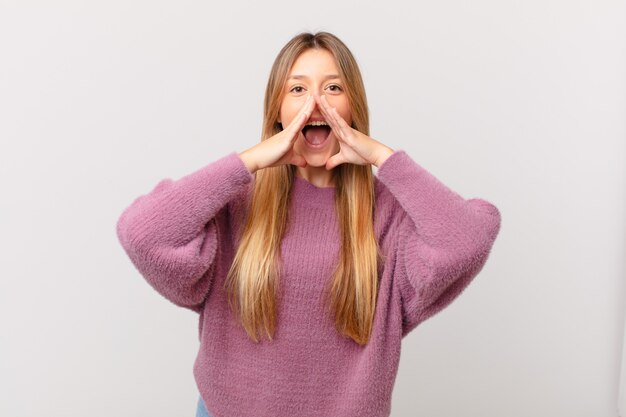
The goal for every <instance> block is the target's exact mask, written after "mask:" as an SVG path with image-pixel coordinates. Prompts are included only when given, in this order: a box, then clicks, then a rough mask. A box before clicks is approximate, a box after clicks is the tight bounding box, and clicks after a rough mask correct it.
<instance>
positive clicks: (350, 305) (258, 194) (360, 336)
mask: <svg viewBox="0 0 626 417" xmlns="http://www.w3.org/2000/svg"><path fill="white" fill-rule="evenodd" d="M309 48H323V49H326V50H328V51H329V52H331V53H332V54H333V56H334V58H335V60H336V62H337V66H338V68H339V75H340V78H341V80H342V81H343V83H344V86H345V88H344V91H345V93H346V94H347V97H348V102H349V105H350V109H351V115H352V127H353V128H354V129H356V130H358V131H360V132H363V133H364V134H366V135H369V115H368V108H367V100H366V96H365V88H364V86H363V80H362V78H361V73H360V71H359V68H358V66H357V63H356V60H355V59H354V57H353V55H352V53H351V52H350V50H349V49H348V48H347V46H346V45H345V44H344V43H343V42H342V41H341V40H339V39H338V38H337V37H336V36H335V35H333V34H331V33H328V32H317V33H316V34H312V33H306V32H305V33H300V34H298V35H296V36H295V37H293V38H292V39H291V40H290V41H289V42H288V43H287V44H286V45H285V46H284V47H283V48H282V49H281V51H280V52H279V53H278V56H277V57H276V59H275V61H274V64H273V66H272V69H271V72H270V75H269V80H268V83H267V87H266V90H265V102H264V118H263V131H262V137H261V140H266V139H268V138H270V137H272V136H274V135H275V134H277V133H278V132H280V131H281V130H282V127H281V125H280V123H278V121H277V118H278V114H279V110H280V106H281V102H282V98H283V90H284V86H285V83H286V81H287V77H288V75H289V71H290V69H291V67H292V65H293V63H294V62H295V60H296V59H297V58H298V56H299V55H300V54H301V53H302V52H304V51H306V50H307V49H309ZM295 170H296V167H295V165H281V166H277V167H269V168H264V169H261V170H258V171H256V172H255V173H254V174H253V175H254V190H253V191H252V196H251V197H252V198H251V199H250V200H249V201H248V202H247V207H246V210H247V213H254V214H253V215H247V216H246V221H245V225H244V227H243V229H242V232H241V236H240V237H238V238H237V240H238V241H239V244H238V246H237V249H236V253H235V256H234V259H233V263H232V265H231V267H230V269H229V271H228V274H227V278H226V281H225V283H224V288H225V289H226V290H227V292H228V294H229V304H230V306H231V309H232V310H233V311H235V313H236V314H237V315H238V316H239V319H240V321H241V324H242V325H243V327H244V329H245V331H246V332H247V333H248V336H249V337H250V338H251V339H252V340H254V341H255V342H258V341H259V340H258V339H257V333H258V331H259V330H260V329H259V326H261V327H262V328H263V329H264V330H265V333H266V334H267V336H268V337H269V339H270V340H272V336H273V334H274V331H275V328H276V314H277V306H276V304H277V303H276V297H277V295H278V285H279V280H278V271H279V268H278V263H279V262H280V261H281V260H280V244H281V240H282V237H283V234H284V233H285V229H286V225H287V224H288V214H289V213H288V207H289V201H290V197H291V196H290V190H291V187H292V184H293V181H294V175H295ZM333 178H334V182H335V185H336V187H335V209H336V212H337V218H338V221H339V225H340V226H339V228H340V235H341V250H340V255H339V261H338V264H337V266H336V268H335V271H334V273H333V279H332V281H331V282H330V283H329V284H330V285H329V286H328V288H327V291H326V294H325V295H326V296H325V299H324V300H325V302H326V305H327V307H328V308H329V309H331V311H334V316H335V328H336V329H337V331H338V332H339V333H341V334H343V335H345V336H347V337H350V338H352V339H353V340H354V341H355V342H356V343H358V344H361V345H364V344H366V343H367V342H368V341H369V339H370V335H371V331H372V325H373V321H374V312H375V307H376V298H377V297H376V296H377V291H378V265H379V262H380V261H381V259H382V256H383V255H382V254H381V252H380V248H379V246H378V242H377V241H376V237H375V234H374V224H373V212H374V198H375V193H374V175H373V172H372V167H371V165H356V164H347V163H344V164H341V165H338V166H336V167H335V168H334V169H333Z"/></svg>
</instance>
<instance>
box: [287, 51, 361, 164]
mask: <svg viewBox="0 0 626 417" xmlns="http://www.w3.org/2000/svg"><path fill="white" fill-rule="evenodd" d="M292 77H297V78H292ZM307 94H311V95H313V94H317V95H320V96H321V95H322V94H324V95H325V96H326V99H327V100H328V103H329V104H330V106H331V107H335V108H336V109H337V112H338V113H339V114H340V115H341V117H343V119H344V120H345V121H346V123H347V124H348V125H352V117H351V113H350V106H349V104H348V97H347V96H346V93H345V89H344V84H343V83H342V82H341V79H340V78H339V71H338V69H337V64H336V63H335V58H334V57H333V55H332V54H331V53H330V52H329V51H327V50H326V49H308V50H306V51H305V52H303V53H302V54H300V56H299V57H298V58H297V59H296V61H295V62H294V64H293V67H292V68H291V71H290V72H289V75H288V77H287V82H286V85H285V90H284V92H283V100H282V103H281V106H280V113H279V115H278V120H279V121H280V122H281V123H282V125H283V127H287V126H288V125H289V123H291V121H292V120H293V118H294V117H296V116H297V115H298V112H299V111H300V109H301V108H302V106H303V105H304V102H305V100H306V96H307ZM316 118H317V119H320V120H325V118H324V116H323V113H322V111H321V110H320V108H319V107H318V105H317V103H315V104H314V107H313V110H312V112H311V115H310V116H309V119H313V120H315V119H316ZM318 130H319V129H318ZM314 131H315V129H313V130H312V131H311V132H307V137H308V138H309V139H312V140H314V141H319V140H320V138H323V136H324V135H323V133H324V132H322V134H321V135H315V134H311V133H313V132H314ZM315 136H317V138H315ZM293 147H294V150H295V152H296V153H298V154H300V155H302V156H303V157H304V159H306V162H307V165H309V166H317V167H319V166H324V165H326V161H327V160H328V158H330V157H331V156H333V155H335V154H336V153H337V152H339V142H338V141H337V138H336V137H335V135H334V133H333V132H332V131H331V132H330V134H329V135H328V137H327V139H326V140H325V141H323V142H322V143H321V144H319V145H317V146H313V145H312V144H310V142H309V141H308V140H307V139H305V136H304V134H303V133H302V132H299V133H298V138H297V139H296V141H295V143H294V145H293Z"/></svg>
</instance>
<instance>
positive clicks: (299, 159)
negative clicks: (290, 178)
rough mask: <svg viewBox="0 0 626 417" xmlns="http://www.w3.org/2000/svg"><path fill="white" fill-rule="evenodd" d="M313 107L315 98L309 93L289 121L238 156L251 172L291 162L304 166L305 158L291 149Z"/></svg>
mask: <svg viewBox="0 0 626 417" xmlns="http://www.w3.org/2000/svg"><path fill="white" fill-rule="evenodd" d="M314 107H315V100H314V99H313V97H312V96H311V95H310V94H309V95H308V96H307V99H306V101H305V102H304V104H303V105H302V108H300V111H299V112H298V114H297V115H296V117H294V118H293V120H292V121H291V123H289V125H288V126H287V127H285V128H284V129H283V130H281V131H280V132H278V133H277V134H275V135H274V136H272V137H271V138H268V139H265V140H263V141H261V142H260V143H259V144H257V145H255V146H253V147H252V148H250V149H247V150H245V151H243V152H242V153H241V154H240V156H241V158H242V159H243V160H244V162H245V164H246V166H247V167H248V169H249V170H250V171H251V172H254V171H256V170H258V169H263V168H268V167H275V166H279V165H285V164H291V165H297V166H299V167H302V168H304V167H306V160H305V159H304V157H303V156H302V155H300V154H297V153H296V152H295V151H294V149H293V144H294V143H295V141H296V139H298V136H299V134H300V132H301V131H302V128H303V127H304V125H305V124H306V122H307V120H309V117H310V115H311V113H312V111H313V108H314Z"/></svg>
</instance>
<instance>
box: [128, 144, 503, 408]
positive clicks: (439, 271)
mask: <svg viewBox="0 0 626 417" xmlns="http://www.w3.org/2000/svg"><path fill="white" fill-rule="evenodd" d="M374 179H375V192H376V198H375V210H374V219H373V221H374V231H375V234H376V238H377V239H378V242H379V245H380V247H381V250H382V252H383V254H384V262H381V265H380V266H379V276H378V282H379V284H378V285H379V287H378V294H377V304H376V311H375V318H374V326H373V331H372V335H371V339H370V341H369V343H368V344H367V345H365V346H360V345H358V344H357V343H355V342H354V341H353V340H352V339H349V338H347V337H344V336H342V335H340V334H339V333H338V332H337V331H336V330H335V327H334V317H333V316H332V315H331V314H330V313H329V312H328V311H327V310H325V306H324V304H323V291H324V289H325V287H326V285H327V283H328V282H329V281H330V279H331V277H332V272H333V268H334V265H335V263H336V262H337V260H338V255H339V250H340V234H339V225H338V219H337V216H336V213H335V206H334V198H335V188H333V187H326V188H321V187H317V186H315V185H313V184H311V183H309V182H308V181H307V180H305V179H304V178H302V177H298V176H295V177H294V183H293V188H292V190H291V193H292V199H291V202H290V207H289V213H290V214H289V216H290V217H289V218H290V220H289V225H288V227H287V232H286V234H285V236H284V239H283V241H282V243H281V258H282V264H281V275H280V278H279V284H278V285H279V295H280V298H279V300H278V302H279V309H278V317H277V318H278V321H277V329H276V332H275V334H274V340H273V341H271V342H270V341H268V340H266V339H262V341H261V342H259V343H254V342H253V341H251V340H250V339H249V338H248V335H247V333H246V332H245V331H244V329H243V328H242V327H241V325H239V324H238V322H237V320H236V318H235V317H233V315H232V313H231V311H230V309H229V306H228V301H227V297H226V293H225V291H224V289H223V285H224V281H225V275H226V273H227V271H228V269H229V267H230V265H231V263H232V260H233V257H234V254H235V249H236V244H237V240H236V238H235V236H239V234H240V232H241V228H242V226H243V222H244V220H245V215H244V211H243V210H242V207H243V206H244V204H243V203H244V202H245V201H246V198H247V197H248V196H250V195H251V194H250V193H251V190H252V187H253V184H254V175H253V174H251V173H250V171H248V169H247V168H246V166H245V165H244V163H243V161H242V160H241V158H240V157H239V154H238V153H237V152H232V153H230V154H228V155H226V156H223V157H222V158H220V159H217V160H215V161H214V162H212V163H209V164H208V165H206V166H204V167H203V168H201V169H199V170H197V171H195V172H193V173H191V174H189V175H187V176H184V177H182V178H180V179H178V180H172V179H164V180H162V181H160V182H159V183H158V184H157V185H156V187H155V188H154V189H153V190H152V191H150V192H149V193H147V194H145V195H142V196H140V197H138V198H136V199H135V200H134V201H133V202H132V204H131V205H130V206H129V207H127V208H126V209H125V210H124V211H123V212H122V214H121V216H120V218H119V220H118V222H117V228H116V230H117V236H118V239H119V241H120V243H121V245H122V247H123V248H124V250H125V251H126V253H127V255H128V257H129V258H130V260H131V261H132V263H133V264H134V266H135V267H136V269H137V270H138V271H139V272H140V273H141V275H142V276H143V277H144V278H145V279H146V280H147V282H148V283H149V284H150V285H151V286H152V287H153V288H154V289H155V290H156V291H158V292H159V293H160V294H161V295H162V296H163V297H165V298H166V299H168V300H169V301H171V302H172V303H174V304H175V305H177V306H180V307H183V308H187V309H189V310H191V311H194V312H196V313H198V314H199V321H198V335H199V339H200V348H199V352H198V355H197V357H196V360H195V363H194V366H193V374H194V377H195V380H196V383H197V385H198V389H199V391H200V394H201V396H202V398H203V399H204V401H205V403H206V408H207V410H208V411H209V413H210V414H211V415H212V416H214V417H259V416H261V417H294V416H297V417H320V416H326V417H328V416H333V417H334V416H342V417H343V416H345V417H362V416H367V417H383V416H385V417H386V416H389V415H390V413H391V394H392V389H393V386H394V382H395V379H396V374H397V371H398V363H399V360H400V348H401V342H402V338H403V337H404V336H406V335H407V334H408V333H409V332H410V331H411V330H413V329H414V328H415V327H416V326H417V325H418V324H419V323H421V322H423V321H424V320H426V319H428V318H429V317H432V316H433V315H435V314H436V313H438V312H439V311H441V310H442V309H444V308H445V307H446V306H448V305H449V304H450V303H451V302H452V301H453V300H454V299H455V298H456V297H458V296H459V294H460V293H461V292H462V291H463V290H464V289H465V288H466V287H467V286H468V285H469V283H470V282H471V281H472V280H473V278H474V277H475V276H476V275H477V274H478V273H479V272H480V270H481V269H482V268H483V266H484V264H485V262H486V261H487V258H488V256H489V253H490V251H491V248H492V245H493V243H494V241H495V239H496V236H497V235H498V232H499V230H500V212H499V210H498V209H497V208H496V206H495V205H493V204H492V203H490V202H488V201H486V200H483V199H479V198H472V199H467V200H466V199H464V198H463V197H461V196H460V195H459V194H457V193H455V192H454V191H452V190H451V189H450V188H448V187H447V186H446V185H444V184H443V183H442V182H441V181H439V180H438V179H437V178H436V177H434V176H433V175H432V174H430V173H429V172H428V171H427V170H426V169H424V168H423V167H422V166H420V165H419V164H417V163H416V162H415V161H413V160H412V159H411V158H410V156H409V155H408V154H407V153H406V152H405V151H404V150H396V151H395V152H394V153H393V154H392V155H391V156H390V157H389V158H388V159H387V160H385V162H383V164H381V165H380V167H379V168H378V171H377V173H376V176H375V177H374Z"/></svg>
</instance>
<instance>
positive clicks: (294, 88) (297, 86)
mask: <svg viewBox="0 0 626 417" xmlns="http://www.w3.org/2000/svg"><path fill="white" fill-rule="evenodd" d="M296 88H302V86H299V85H297V86H295V87H293V88H292V89H291V90H289V92H291V93H300V91H293V90H295V89H296Z"/></svg>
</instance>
